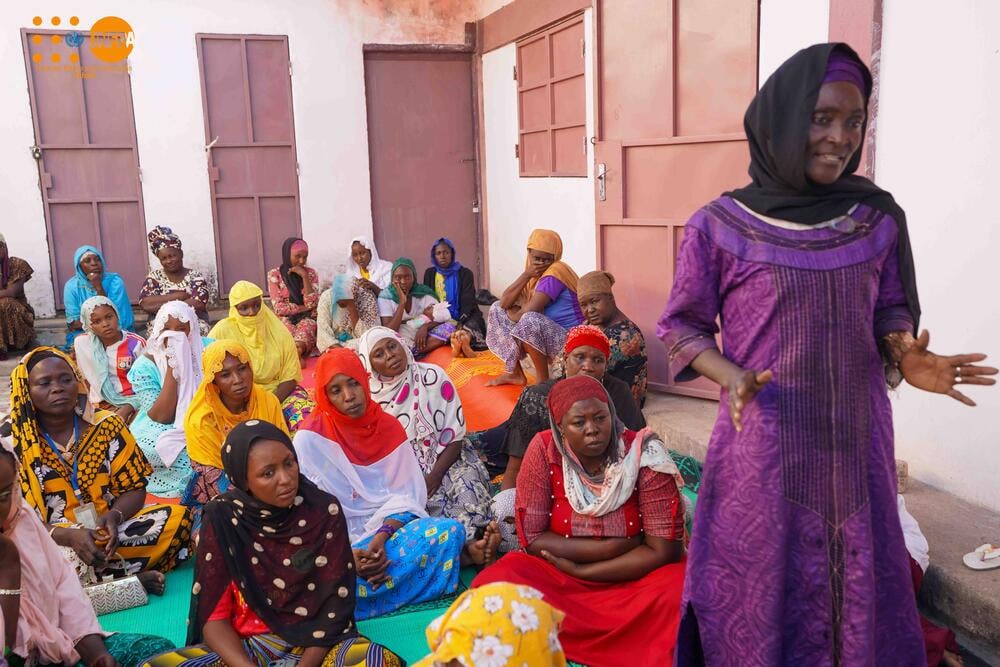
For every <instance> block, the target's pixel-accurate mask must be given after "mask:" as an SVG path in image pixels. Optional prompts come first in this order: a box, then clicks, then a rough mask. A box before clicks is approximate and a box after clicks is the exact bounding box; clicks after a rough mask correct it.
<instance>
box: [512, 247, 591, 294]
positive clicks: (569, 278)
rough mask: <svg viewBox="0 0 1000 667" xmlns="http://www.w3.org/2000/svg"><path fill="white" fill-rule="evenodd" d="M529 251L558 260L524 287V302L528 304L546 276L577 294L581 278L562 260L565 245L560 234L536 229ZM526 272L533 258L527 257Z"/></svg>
mask: <svg viewBox="0 0 1000 667" xmlns="http://www.w3.org/2000/svg"><path fill="white" fill-rule="evenodd" d="M528 250H537V251H538V252H546V253H548V254H550V255H552V256H553V257H555V258H556V261H554V262H552V266H550V267H549V268H548V269H546V270H545V273H543V274H542V276H541V277H540V278H532V279H531V280H529V281H528V284H527V285H525V286H524V290H523V291H522V292H521V298H522V300H523V301H524V302H525V303H527V301H528V299H530V298H531V295H532V294H533V293H534V291H535V288H536V287H537V286H538V281H539V280H541V279H542V278H544V277H546V276H551V277H553V278H555V279H556V280H558V281H559V282H561V283H562V284H563V285H565V286H566V287H568V288H569V289H570V290H571V291H572V292H574V293H575V292H576V287H577V281H578V280H579V278H578V277H577V275H576V271H574V270H573V269H571V268H570V267H569V264H566V263H565V262H563V261H561V260H562V254H563V244H562V238H561V237H560V236H559V234H557V233H555V232H554V231H552V230H551V229H536V230H534V231H532V232H531V236H529V237H528ZM524 268H525V270H527V269H530V268H531V256H530V255H529V256H528V257H525V260H524Z"/></svg>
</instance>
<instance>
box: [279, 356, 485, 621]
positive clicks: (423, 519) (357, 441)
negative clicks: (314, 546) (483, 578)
mask: <svg viewBox="0 0 1000 667" xmlns="http://www.w3.org/2000/svg"><path fill="white" fill-rule="evenodd" d="M316 386H317V395H316V410H315V412H313V414H312V415H311V416H310V418H309V419H308V420H307V421H306V423H305V424H303V425H302V428H300V429H299V430H298V432H297V433H296V434H295V440H294V442H295V451H296V453H297V454H298V458H299V465H300V466H301V470H302V474H303V475H305V476H306V477H308V478H309V479H310V480H312V482H313V483H315V484H316V485H317V486H318V487H319V488H321V489H323V490H324V491H326V492H327V493H330V494H332V495H333V496H335V497H336V498H337V499H338V500H340V503H341V505H342V506H343V508H344V514H345V517H346V519H347V530H348V532H349V533H350V536H351V543H352V544H353V545H354V558H355V566H356V568H357V573H358V576H359V580H358V591H357V596H358V599H357V608H356V609H355V616H356V617H357V618H358V620H362V619H366V618H371V617H373V616H379V615H382V614H388V613H389V612H392V611H395V610H396V609H399V608H400V607H403V606H405V605H408V604H415V603H418V602H426V601H427V600H434V599H436V598H439V597H441V596H442V595H447V594H449V593H453V592H454V591H455V589H456V588H457V587H458V570H459V566H460V565H465V564H472V563H475V564H480V565H481V564H483V563H487V562H490V561H492V560H493V557H494V553H495V549H496V546H497V544H498V542H499V538H500V536H499V533H497V530H496V526H494V525H493V524H490V525H488V526H487V528H486V534H485V535H484V537H483V538H482V539H480V540H476V541H471V542H469V541H466V539H465V530H464V529H463V527H462V524H460V523H459V522H457V521H455V520H454V519H445V518H442V517H429V516H427V510H426V509H425V508H426V506H427V483H426V481H425V480H424V475H423V471H422V470H421V469H420V464H419V463H418V462H417V457H416V455H414V453H413V449H412V448H411V447H410V440H409V438H408V437H407V435H406V432H405V431H404V430H403V427H402V426H400V424H399V422H398V421H397V420H396V419H395V418H394V417H392V416H390V415H387V414H386V413H385V412H384V411H383V410H382V408H380V407H379V405H378V403H376V402H375V401H373V400H372V399H371V395H370V393H369V390H368V373H367V372H365V368H364V366H362V365H361V360H360V359H358V357H357V355H356V354H354V352H352V351H351V350H348V349H345V348H333V349H330V350H327V351H326V352H324V353H323V356H322V357H320V360H319V364H318V365H317V367H316ZM428 538H433V539H428Z"/></svg>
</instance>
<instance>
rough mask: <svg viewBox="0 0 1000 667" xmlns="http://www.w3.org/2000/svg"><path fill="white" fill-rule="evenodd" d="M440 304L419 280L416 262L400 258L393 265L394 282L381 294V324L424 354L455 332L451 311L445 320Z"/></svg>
mask: <svg viewBox="0 0 1000 667" xmlns="http://www.w3.org/2000/svg"><path fill="white" fill-rule="evenodd" d="M438 303H439V302H438V300H437V297H435V296H434V290H432V289H431V288H430V287H428V286H427V285H423V284H421V283H418V282H417V267H416V266H414V265H413V261H412V260H410V259H407V258H406V257H400V258H399V259H397V260H396V262H395V263H394V264H393V265H392V284H391V285H389V287H387V288H386V289H384V290H382V293H381V294H380V295H379V299H378V312H379V315H381V316H382V326H384V327H388V328H389V329H392V330H393V331H397V332H399V335H400V336H402V338H403V340H405V341H406V343H407V345H409V346H410V349H411V350H413V351H414V352H416V353H417V354H419V355H424V354H427V353H428V352H430V351H432V350H436V349H437V348H439V347H441V346H442V345H446V344H447V343H448V341H450V340H451V335H452V334H453V333H455V322H454V321H452V320H451V319H450V317H451V316H450V314H447V313H446V314H444V319H443V320H442V319H441V317H440V315H441V313H435V306H437V305H438ZM438 310H440V308H439V309H438Z"/></svg>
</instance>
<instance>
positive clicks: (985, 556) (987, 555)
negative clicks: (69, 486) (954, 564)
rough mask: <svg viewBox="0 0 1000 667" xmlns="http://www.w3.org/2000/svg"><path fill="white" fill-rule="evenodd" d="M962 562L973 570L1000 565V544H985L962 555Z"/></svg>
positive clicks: (990, 568)
mask: <svg viewBox="0 0 1000 667" xmlns="http://www.w3.org/2000/svg"><path fill="white" fill-rule="evenodd" d="M962 562H963V563H965V564H966V566H968V567H970V568H972V569H973V570H992V569H995V568H998V567H1000V546H997V545H995V544H983V545H981V546H979V547H977V548H976V550H975V551H970V552H969V553H967V554H965V555H964V556H963V557H962Z"/></svg>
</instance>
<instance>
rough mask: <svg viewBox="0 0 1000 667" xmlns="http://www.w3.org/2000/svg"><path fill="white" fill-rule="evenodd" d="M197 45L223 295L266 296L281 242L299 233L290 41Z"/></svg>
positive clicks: (215, 38)
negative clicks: (254, 291)
mask: <svg viewBox="0 0 1000 667" xmlns="http://www.w3.org/2000/svg"><path fill="white" fill-rule="evenodd" d="M196 39H197V44H198V64H199V67H200V69H201V97H202V106H203V109H204V112H205V145H206V146H210V148H207V150H206V153H207V156H208V179H209V184H210V186H211V193H212V218H213V220H214V223H215V251H216V259H217V263H218V268H219V289H220V291H221V293H222V295H223V296H225V294H226V293H227V292H228V291H229V288H230V287H232V285H233V283H235V282H237V281H239V280H249V281H251V282H254V283H256V284H257V285H259V286H261V287H262V288H266V284H265V282H264V281H265V277H266V274H267V271H268V269H271V268H273V267H275V266H278V265H279V264H280V263H281V244H282V242H283V241H284V240H285V239H286V238H288V237H289V236H299V235H300V233H301V229H302V222H301V215H300V212H299V176H298V163H297V161H296V160H297V158H296V153H295V125H294V122H293V119H292V80H291V64H290V62H289V59H288V38H287V37H285V36H283V35H205V34H199V35H197V36H196Z"/></svg>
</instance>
